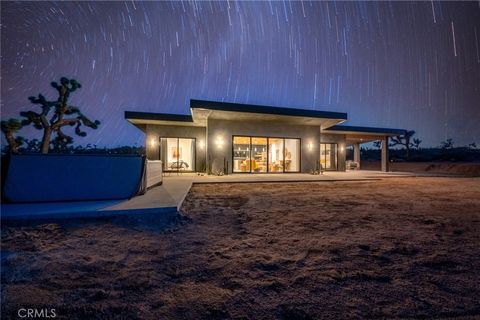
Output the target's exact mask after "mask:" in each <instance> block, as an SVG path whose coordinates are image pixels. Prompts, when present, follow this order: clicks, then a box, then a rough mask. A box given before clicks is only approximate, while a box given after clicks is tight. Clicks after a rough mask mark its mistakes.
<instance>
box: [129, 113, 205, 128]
mask: <svg viewBox="0 0 480 320" xmlns="http://www.w3.org/2000/svg"><path fill="white" fill-rule="evenodd" d="M125 119H127V120H128V121H129V122H130V123H132V124H134V125H141V124H156V125H165V126H194V127H198V126H200V127H201V126H202V125H201V124H199V123H196V122H194V121H193V118H192V116H191V115H188V114H171V113H153V112H136V111H125Z"/></svg>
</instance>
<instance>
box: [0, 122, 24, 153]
mask: <svg viewBox="0 0 480 320" xmlns="http://www.w3.org/2000/svg"><path fill="white" fill-rule="evenodd" d="M1 126H2V132H3V134H4V135H5V138H6V139H7V142H8V147H9V149H10V152H11V153H18V147H20V146H21V145H22V143H23V138H21V137H15V136H14V135H13V134H14V133H16V132H18V131H19V130H20V129H21V128H22V123H21V122H20V121H19V120H17V119H8V120H4V121H2V122H1Z"/></svg>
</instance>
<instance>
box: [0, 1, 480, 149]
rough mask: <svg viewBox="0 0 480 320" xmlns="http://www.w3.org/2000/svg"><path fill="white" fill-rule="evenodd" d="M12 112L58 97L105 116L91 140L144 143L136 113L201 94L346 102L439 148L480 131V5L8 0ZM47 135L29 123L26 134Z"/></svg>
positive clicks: (329, 104) (304, 103) (296, 103)
mask: <svg viewBox="0 0 480 320" xmlns="http://www.w3.org/2000/svg"><path fill="white" fill-rule="evenodd" d="M1 9H2V10H1V18H2V26H1V37H2V38H1V42H2V46H1V71H2V74H1V76H2V83H1V84H2V86H1V95H2V101H1V108H2V109H1V115H2V118H8V117H12V116H17V115H18V113H19V111H21V110H27V109H28V108H30V105H29V102H28V100H27V97H28V96H30V95H35V94H38V93H39V92H42V93H45V94H47V95H48V96H49V97H53V94H54V91H53V90H51V89H50V88H49V83H50V82H51V81H53V80H58V79H59V77H61V76H68V77H74V78H76V79H78V80H79V81H80V82H81V83H82V85H83V87H82V89H81V90H80V91H78V93H75V95H74V96H73V97H72V103H73V104H74V105H78V106H80V107H81V108H82V110H83V111H84V113H85V114H88V115H89V116H91V117H92V118H95V119H99V120H101V121H102V126H101V128H100V129H99V130H96V131H91V132H89V134H88V136H87V137H86V138H84V139H77V141H78V142H81V143H84V144H86V143H92V144H97V145H101V146H103V145H108V146H115V145H124V144H134V143H137V144H141V143H143V142H142V141H143V138H142V135H141V133H140V132H139V130H138V129H136V128H134V127H133V126H132V125H130V124H129V123H127V122H126V121H125V120H124V119H123V111H124V110H132V111H135V110H136V111H146V112H172V113H188V112H189V104H188V103H189V99H191V98H196V99H206V100H208V99H210V100H223V101H231V102H238V103H254V104H268V105H278V106H287V107H302V108H311V109H317V110H331V111H345V112H348V113H349V116H350V118H351V119H354V121H352V122H350V123H349V124H351V125H371V126H386V127H401V128H407V129H415V130H417V132H418V135H419V137H420V138H422V139H423V140H424V144H425V145H438V144H439V143H440V141H441V140H444V139H446V138H453V139H454V140H455V142H456V144H457V145H462V144H463V145H464V144H468V143H471V142H473V141H476V142H477V143H479V142H480V126H479V122H480V56H479V42H478V33H479V31H480V2H435V1H430V2H312V1H295V2H288V1H264V2H235V1H225V2H185V1H183V2H180V1H175V2H80V1H78V2H1ZM34 133H35V134H37V135H39V132H36V131H28V130H27V131H24V133H23V135H26V136H31V134H34Z"/></svg>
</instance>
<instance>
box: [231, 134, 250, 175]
mask: <svg viewBox="0 0 480 320" xmlns="http://www.w3.org/2000/svg"><path fill="white" fill-rule="evenodd" d="M251 166H252V162H251V161H250V137H233V172H250V171H251V170H250V168H251Z"/></svg>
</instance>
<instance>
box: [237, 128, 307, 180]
mask: <svg viewBox="0 0 480 320" xmlns="http://www.w3.org/2000/svg"><path fill="white" fill-rule="evenodd" d="M235 137H240V138H249V140H250V144H249V147H248V148H249V159H250V161H251V160H252V150H253V149H252V138H264V139H267V144H266V147H267V171H266V172H253V171H252V168H251V166H250V169H249V171H234V167H233V163H234V161H235V150H234V148H235V143H234V140H235ZM270 139H282V146H283V149H282V150H283V152H282V161H283V163H284V164H285V139H291V140H298V146H299V148H300V150H299V159H298V170H297V171H285V165H283V168H282V171H281V172H272V171H270V160H269V158H270V154H269V153H270ZM300 172H302V138H296V137H277V136H248V135H240V134H238V135H237V134H236V135H232V173H234V174H237V173H240V174H242V173H252V174H267V173H272V174H278V173H279V174H282V173H300Z"/></svg>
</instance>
